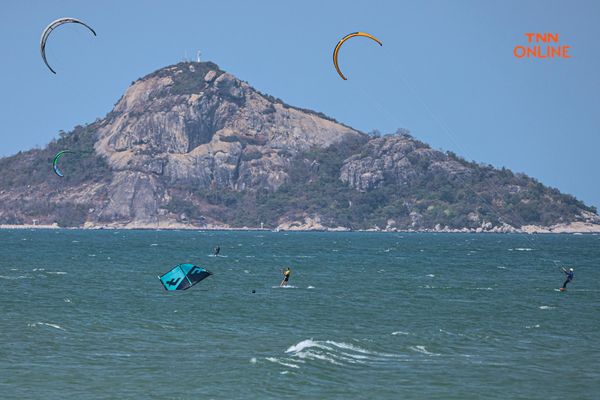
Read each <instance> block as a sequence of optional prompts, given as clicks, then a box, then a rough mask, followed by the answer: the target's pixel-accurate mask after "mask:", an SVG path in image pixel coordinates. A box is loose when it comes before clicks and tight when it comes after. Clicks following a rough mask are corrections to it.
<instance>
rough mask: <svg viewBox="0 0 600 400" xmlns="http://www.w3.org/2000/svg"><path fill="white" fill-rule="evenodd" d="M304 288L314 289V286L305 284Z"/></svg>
mask: <svg viewBox="0 0 600 400" xmlns="http://www.w3.org/2000/svg"><path fill="white" fill-rule="evenodd" d="M306 288H307V289H314V288H315V287H314V286H307V287H306Z"/></svg>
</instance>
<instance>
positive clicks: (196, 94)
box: [95, 63, 359, 221]
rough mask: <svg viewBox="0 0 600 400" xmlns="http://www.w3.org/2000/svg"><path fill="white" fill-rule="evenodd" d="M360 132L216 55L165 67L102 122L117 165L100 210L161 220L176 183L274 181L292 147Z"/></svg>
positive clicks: (271, 184) (101, 138)
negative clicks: (222, 63)
mask: <svg viewBox="0 0 600 400" xmlns="http://www.w3.org/2000/svg"><path fill="white" fill-rule="evenodd" d="M358 135H359V133H358V132H357V131H355V130H353V129H350V128H348V127H345V126H342V125H340V124H338V123H336V122H334V121H332V120H330V119H326V118H322V117H320V116H318V115H317V114H316V113H312V112H305V111H302V110H299V109H296V108H292V107H289V106H287V105H285V104H283V103H282V102H274V101H272V100H271V99H269V98H267V97H265V96H264V95H262V94H260V93H259V92H257V91H256V90H254V89H253V88H252V87H250V86H249V85H248V84H247V83H245V82H242V81H240V80H238V79H236V78H235V77H234V76H232V75H231V74H228V73H226V72H223V71H220V70H219V69H218V67H216V66H215V65H214V64H210V63H183V64H178V65H176V66H173V67H168V68H165V69H163V70H160V71H158V72H156V73H154V74H151V75H149V76H147V77H145V78H142V79H141V80H138V81H137V82H135V83H134V84H133V85H132V86H131V87H130V88H129V89H128V90H127V91H126V92H125V94H124V96H123V97H122V98H121V99H120V100H119V102H118V103H117V104H116V106H115V108H114V110H113V112H112V113H111V115H110V118H109V120H108V122H107V123H106V124H104V125H103V126H102V127H101V128H100V129H99V130H98V141H97V143H96V145H95V150H96V152H97V153H98V154H99V155H101V156H103V157H105V159H106V160H107V163H108V165H109V166H110V167H111V169H112V171H113V173H114V178H113V182H112V183H111V185H110V187H109V197H110V198H111V202H110V203H109V204H108V206H107V207H105V208H104V210H103V211H102V218H105V219H108V220H113V219H122V218H128V217H129V216H131V215H132V214H134V215H135V216H136V219H137V220H145V221H152V220H156V214H157V208H158V207H159V206H160V203H164V202H165V201H166V200H167V198H166V197H167V196H168V193H167V190H166V188H167V187H168V186H170V185H183V186H186V185H189V186H193V187H194V188H195V189H196V190H208V189H233V190H244V189H246V188H266V189H268V190H276V189H277V188H279V186H281V185H282V184H283V183H284V182H285V181H286V179H287V176H288V173H287V168H288V166H289V158H290V157H291V156H293V155H295V154H297V153H298V152H301V151H305V150H308V149H309V148H311V147H313V146H318V147H327V146H330V145H332V144H335V143H337V142H339V141H340V140H341V139H342V138H344V137H347V136H358ZM157 197H158V202H157ZM134 199H135V201H134Z"/></svg>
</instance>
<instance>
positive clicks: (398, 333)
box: [392, 331, 410, 335]
mask: <svg viewBox="0 0 600 400" xmlns="http://www.w3.org/2000/svg"><path fill="white" fill-rule="evenodd" d="M392 335H410V333H408V332H403V331H396V332H392Z"/></svg>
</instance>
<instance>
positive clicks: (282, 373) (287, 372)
mask: <svg viewBox="0 0 600 400" xmlns="http://www.w3.org/2000/svg"><path fill="white" fill-rule="evenodd" d="M289 373H290V371H281V372H280V373H279V375H287V374H289Z"/></svg>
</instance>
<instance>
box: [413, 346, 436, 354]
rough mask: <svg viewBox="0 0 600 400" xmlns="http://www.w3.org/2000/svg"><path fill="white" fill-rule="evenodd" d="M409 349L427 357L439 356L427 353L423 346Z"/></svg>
mask: <svg viewBox="0 0 600 400" xmlns="http://www.w3.org/2000/svg"><path fill="white" fill-rule="evenodd" d="M409 349H411V350H413V351H416V352H417V353H421V354H426V355H428V356H441V354H439V353H432V352H430V351H428V350H427V349H426V348H425V346H410V347H409Z"/></svg>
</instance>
